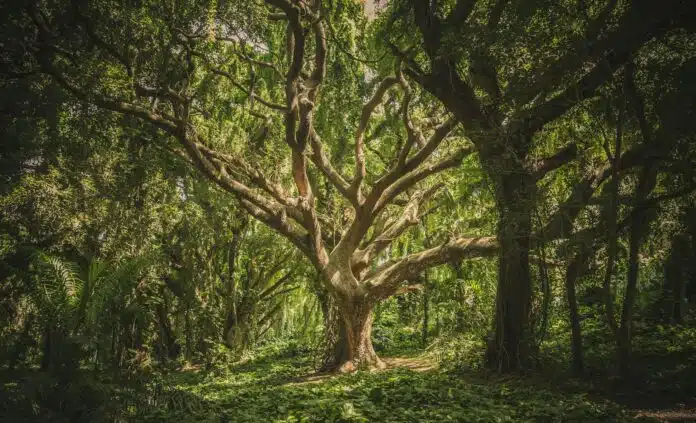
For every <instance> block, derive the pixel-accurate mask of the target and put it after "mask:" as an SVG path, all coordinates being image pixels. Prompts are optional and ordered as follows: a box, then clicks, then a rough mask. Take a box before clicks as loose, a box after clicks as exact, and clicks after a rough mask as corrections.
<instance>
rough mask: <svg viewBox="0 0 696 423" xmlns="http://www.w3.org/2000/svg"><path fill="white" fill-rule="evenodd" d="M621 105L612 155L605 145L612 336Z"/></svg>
mask: <svg viewBox="0 0 696 423" xmlns="http://www.w3.org/2000/svg"><path fill="white" fill-rule="evenodd" d="M623 115H624V108H623V105H622V106H621V108H620V110H619V116H618V120H617V124H616V138H615V142H614V153H613V155H612V153H611V151H609V147H608V146H605V149H606V153H607V156H608V158H609V160H610V161H611V182H610V184H609V196H610V203H609V207H608V208H607V209H606V222H607V230H608V231H609V239H608V246H607V267H606V270H605V273H604V281H603V285H602V286H603V289H604V312H605V314H606V320H607V326H609V330H610V331H611V333H612V335H613V336H617V330H618V329H617V325H616V318H615V317H614V294H613V291H612V289H611V279H612V276H613V274H614V263H615V261H616V253H617V250H618V245H619V236H618V218H619V157H621V142H622V138H623Z"/></svg>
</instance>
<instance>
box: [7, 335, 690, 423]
mask: <svg viewBox="0 0 696 423" xmlns="http://www.w3.org/2000/svg"><path fill="white" fill-rule="evenodd" d="M651 351H654V352H659V355H658V354H654V353H651V354H649V355H645V356H644V357H642V358H641V357H640V355H639V354H636V355H637V359H638V360H637V364H639V365H638V366H637V368H640V369H641V371H643V373H642V374H641V375H637V377H638V378H642V379H641V380H640V381H639V380H638V379H635V380H634V383H627V382H621V381H619V380H618V379H612V378H610V377H606V376H602V375H601V374H594V375H593V374H592V373H591V371H590V372H589V373H590V375H589V376H588V378H587V379H583V380H575V379H572V378H569V377H568V376H567V375H563V374H556V375H555V376H543V375H542V372H536V373H534V374H535V376H528V377H519V376H505V377H502V376H497V375H493V374H489V373H485V372H483V371H478V370H472V369H469V370H452V369H450V368H446V367H440V366H438V365H437V364H436V362H434V361H432V360H431V359H430V358H428V357H427V356H424V355H422V354H420V353H419V352H418V351H413V352H411V353H404V352H403V351H399V352H398V355H392V356H390V355H389V354H385V356H384V357H383V360H384V361H385V362H386V363H387V365H388V368H387V369H385V370H382V371H377V372H366V371H362V372H357V373H353V374H328V375H327V374H316V373H315V371H314V368H315V362H314V358H313V357H312V352H311V350H309V349H307V348H304V347H297V346H294V347H293V346H289V345H280V346H279V345H275V346H274V345H270V348H266V349H261V350H260V351H255V352H254V354H253V356H252V357H250V358H249V359H247V360H246V361H243V362H237V363H234V364H231V365H228V364H226V363H227V362H226V361H225V360H224V359H221V360H214V361H213V362H215V363H217V364H213V365H210V366H209V367H207V368H206V367H204V366H203V367H202V366H185V367H180V366H176V365H174V363H172V366H173V367H170V368H168V369H165V368H152V369H151V370H150V371H149V372H147V371H146V372H145V373H137V372H136V373H133V375H132V377H131V378H130V379H128V378H126V379H122V378H121V377H119V378H113V377H109V376H107V375H105V374H102V373H99V374H96V373H94V372H90V371H88V370H87V369H85V370H83V372H82V373H77V374H76V373H74V372H72V373H66V374H63V375H62V376H61V375H60V374H57V375H49V374H47V373H43V372H37V371H35V370H33V371H32V370H26V371H24V372H22V373H17V372H15V373H14V374H9V373H8V374H5V373H4V372H0V421H2V422H4V421H8V422H30V421H31V422H51V423H62V422H70V423H78V422H90V423H97V422H102V421H103V422H107V421H108V422H113V421H118V422H162V423H164V422H176V423H187V422H210V423H232V422H236V423H252V422H253V423H256V422H259V423H270V422H272V423H291V422H292V423H312V422H316V423H319V422H334V423H366V422H433V423H434V422H466V423H477V422H480V423H484V422H485V423H489V422H490V423H492V422H529V423H532V422H549V423H550V422H577V423H592V422H607V423H609V422H696V412H694V410H696V350H693V349H691V348H687V349H681V350H679V351H675V352H674V353H673V354H672V355H670V354H667V352H666V351H665V349H660V350H656V349H654V348H652V349H651ZM675 354H676V355H675ZM590 370H591V369H590ZM593 381H594V382H593ZM2 410H5V413H7V411H10V412H11V413H12V414H10V415H9V416H10V418H4V417H3V411H2ZM114 416H117V417H116V418H114Z"/></svg>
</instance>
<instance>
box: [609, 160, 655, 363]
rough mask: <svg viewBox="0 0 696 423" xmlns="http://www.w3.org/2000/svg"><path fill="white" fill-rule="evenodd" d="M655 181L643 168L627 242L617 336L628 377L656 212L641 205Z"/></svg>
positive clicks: (651, 172) (648, 169) (651, 169)
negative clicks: (643, 259) (644, 249)
mask: <svg viewBox="0 0 696 423" xmlns="http://www.w3.org/2000/svg"><path fill="white" fill-rule="evenodd" d="M656 181H657V172H656V170H655V169H654V167H653V166H651V165H648V166H646V167H645V168H644V169H643V171H642V174H641V176H640V179H639V182H638V188H637V189H636V195H635V200H636V204H637V205H636V206H635V207H634V209H633V210H632V212H631V229H630V233H629V241H628V243H629V249H628V275H627V281H626V293H625V296H624V301H623V308H622V310H621V327H620V328H619V333H618V338H617V346H618V360H619V370H620V372H621V375H622V376H624V377H627V376H629V373H630V359H631V337H632V326H633V306H634V304H635V302H636V297H637V296H638V276H639V272H640V262H639V257H638V254H639V253H640V248H641V246H642V245H643V240H644V238H645V235H646V234H647V232H648V228H649V226H650V220H651V219H652V218H654V213H649V212H650V211H651V210H649V209H647V208H646V207H645V206H643V205H641V203H642V202H643V201H644V200H645V199H646V198H647V196H648V195H649V194H650V192H652V190H653V188H654V187H655V184H656Z"/></svg>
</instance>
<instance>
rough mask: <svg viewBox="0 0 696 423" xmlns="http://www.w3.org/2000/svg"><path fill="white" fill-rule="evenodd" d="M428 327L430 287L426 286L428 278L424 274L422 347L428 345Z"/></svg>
mask: <svg viewBox="0 0 696 423" xmlns="http://www.w3.org/2000/svg"><path fill="white" fill-rule="evenodd" d="M429 326H430V287H429V286H428V276H427V272H426V276H425V287H424V289H423V329H422V333H421V344H422V345H423V347H425V346H426V345H428V327H429Z"/></svg>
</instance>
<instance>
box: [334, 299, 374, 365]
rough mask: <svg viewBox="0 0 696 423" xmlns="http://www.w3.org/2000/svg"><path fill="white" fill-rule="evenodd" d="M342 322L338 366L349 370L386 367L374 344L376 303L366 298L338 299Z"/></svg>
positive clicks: (337, 356) (337, 351) (337, 349)
mask: <svg viewBox="0 0 696 423" xmlns="http://www.w3.org/2000/svg"><path fill="white" fill-rule="evenodd" d="M337 304H338V313H339V316H340V318H341V321H342V323H343V324H342V325H340V330H339V337H338V345H337V348H336V353H337V355H336V359H337V360H336V364H337V367H336V369H337V370H338V371H339V372H342V373H347V372H353V371H355V370H358V369H363V368H364V369H375V368H377V369H383V368H385V367H386V366H385V364H384V362H382V360H380V359H379V357H378V356H377V353H375V349H374V348H373V346H372V322H373V315H372V312H373V309H374V303H372V302H370V301H369V300H367V299H364V298H360V299H352V300H348V301H346V300H342V301H337Z"/></svg>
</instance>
